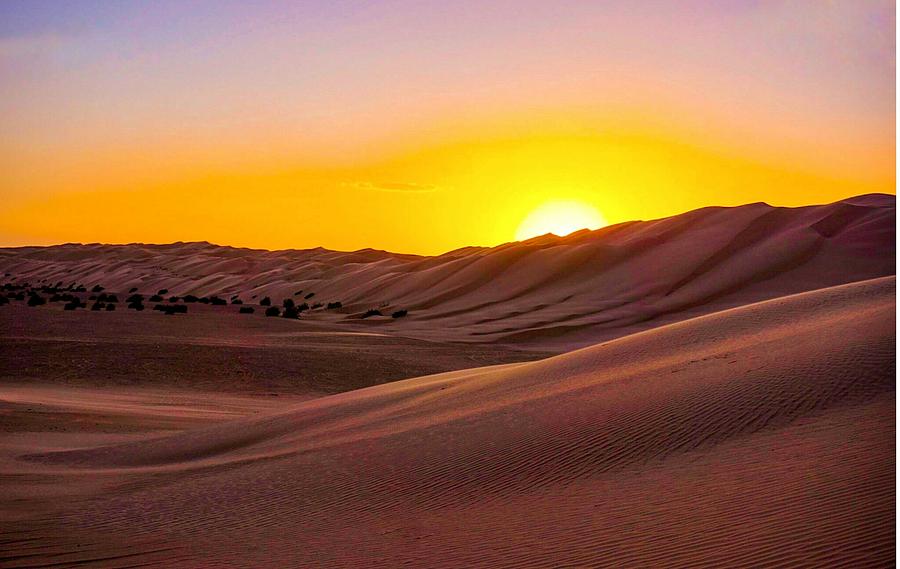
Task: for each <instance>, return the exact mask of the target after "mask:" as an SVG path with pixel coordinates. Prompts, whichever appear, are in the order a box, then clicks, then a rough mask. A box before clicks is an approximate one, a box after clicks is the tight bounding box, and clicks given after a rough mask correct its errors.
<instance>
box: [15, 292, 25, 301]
mask: <svg viewBox="0 0 900 569" xmlns="http://www.w3.org/2000/svg"><path fill="white" fill-rule="evenodd" d="M13 298H15V299H16V300H25V293H24V292H19V293H16V295H15V296H14V297H13Z"/></svg>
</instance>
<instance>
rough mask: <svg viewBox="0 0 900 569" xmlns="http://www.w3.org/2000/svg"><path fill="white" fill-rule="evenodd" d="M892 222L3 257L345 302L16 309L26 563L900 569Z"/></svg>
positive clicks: (10, 542) (832, 220)
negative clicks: (350, 246)
mask: <svg viewBox="0 0 900 569" xmlns="http://www.w3.org/2000/svg"><path fill="white" fill-rule="evenodd" d="M894 220H895V208H894V197H893V196H882V195H872V196H862V197H859V198H854V199H851V200H844V201H843V202H838V203H836V204H831V205H827V206H812V207H807V208H793V209H789V208H772V207H770V206H767V205H765V204H751V205H748V206H743V207H738V208H706V209H703V210H698V211H695V212H690V213H687V214H684V215H681V216H676V217H673V218H667V219H663V220H658V221H650V222H634V223H630V224H622V225H619V226H614V227H610V228H606V229H601V230H598V231H594V232H582V233H579V234H575V235H571V236H568V237H565V238H557V237H555V236H545V237H542V238H536V239H533V240H531V241H528V242H524V243H512V244H508V245H504V246H499V247H495V248H490V249H484V248H469V249H465V250H461V251H455V252H451V253H448V254H446V255H442V256H438V257H416V256H409V255H396V254H390V253H384V252H378V251H361V252H355V253H338V252H333V251H325V250H309V251H280V252H265V251H256V250H245V249H233V248H226V247H218V246H213V245H210V244H203V243H191V244H175V245H162V246H150V245H126V246H108V245H87V246H80V245H66V246H57V247H50V248H19V249H7V250H3V251H2V252H0V272H2V273H4V274H5V273H9V275H8V276H6V279H8V280H9V279H15V280H16V281H17V282H24V281H28V282H30V283H33V284H37V283H39V282H40V281H41V279H43V280H44V281H45V282H50V283H55V282H57V281H60V280H64V281H65V282H66V284H68V283H69V282H72V281H73V280H74V281H77V282H78V283H84V284H85V285H87V286H88V287H90V286H93V285H94V284H102V286H104V287H106V289H107V290H110V291H115V292H117V293H125V292H127V291H128V290H129V289H130V288H132V287H138V288H139V290H140V291H141V292H143V293H145V294H152V293H153V292H155V290H156V289H158V288H166V289H168V290H169V291H171V293H172V294H176V295H185V294H196V295H219V296H221V297H223V298H230V297H231V296H233V295H238V296H240V298H241V299H243V300H244V301H245V302H246V303H247V304H248V305H249V304H254V305H255V303H258V301H259V299H261V298H262V297H264V296H271V298H272V299H273V301H275V302H276V303H277V302H279V301H280V300H281V299H282V298H286V297H292V298H303V297H305V296H306V294H309V293H310V292H312V293H314V295H315V296H314V297H311V298H310V300H308V301H307V302H311V301H320V302H323V303H326V302H332V301H340V302H342V307H341V308H340V309H335V310H326V309H316V310H310V311H308V312H306V313H304V314H303V315H301V317H300V318H299V319H296V320H294V319H283V318H266V317H264V316H262V315H261V314H259V313H255V314H252V315H238V314H237V309H238V307H237V306H235V305H226V306H206V305H203V306H195V305H192V306H191V307H190V310H189V313H188V314H185V315H177V316H171V317H170V316H164V315H162V314H160V313H158V312H153V311H151V310H146V311H144V312H140V313H138V312H134V311H129V310H125V309H124V307H122V308H121V309H119V310H117V311H116V312H112V313H102V312H90V311H85V310H77V311H68V312H64V311H63V310H62V309H61V308H60V307H59V306H54V305H52V303H51V305H47V306H38V307H26V306H23V305H22V303H16V302H14V303H13V304H11V305H7V306H0V324H2V333H0V349H2V358H0V362H2V367H0V372H2V374H0V378H2V384H0V405H2V407H0V421H2V422H0V428H2V430H0V476H2V481H3V489H4V491H3V493H2V496H0V518H2V519H3V520H5V522H4V523H3V524H2V525H3V527H2V531H0V544H2V545H0V564H2V565H3V566H5V567H6V566H8V567H44V566H54V567H65V566H79V567H80V566H96V567H134V566H178V567H291V566H294V567H316V566H323V567H400V566H410V567H467V566H480V567H558V566H577V567H612V566H616V567H620V566H637V567H656V566H669V567H673V566H678V567H686V566H707V567H709V566H720V567H736V566H741V567H830V566H852V567H867V566H872V567H878V566H892V565H893V562H894V556H895V550H894V538H895V529H894V516H895V486H894V481H895V452H894V441H895V396H894V392H895V383H894V374H895V366H896V364H895V357H896V355H895V353H896V339H895V307H896V303H895V296H896V290H895V277H894V276H893V275H894V273H895V251H894ZM299 290H303V291H304V292H303V293H302V294H301V295H296V294H295V293H297V291H299ZM254 296H255V297H256V298H253V297H254ZM372 308H380V309H382V312H383V313H385V314H390V313H391V312H392V311H395V310H398V309H406V310H408V311H409V314H408V315H407V316H405V317H402V318H396V319H395V318H391V317H389V316H381V317H379V316H374V317H370V318H365V319H363V318H361V315H362V314H363V313H364V312H365V311H366V310H369V309H372ZM554 354H558V355H554Z"/></svg>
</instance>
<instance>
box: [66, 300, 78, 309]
mask: <svg viewBox="0 0 900 569" xmlns="http://www.w3.org/2000/svg"><path fill="white" fill-rule="evenodd" d="M80 306H81V303H80V302H78V301H77V300H73V301H71V302H67V303H66V305H65V306H63V310H75V309H76V308H79V307H80Z"/></svg>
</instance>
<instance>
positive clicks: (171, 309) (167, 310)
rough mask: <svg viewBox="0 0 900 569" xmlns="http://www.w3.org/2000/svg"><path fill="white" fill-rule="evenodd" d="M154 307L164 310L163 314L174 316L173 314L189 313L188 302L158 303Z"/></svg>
mask: <svg viewBox="0 0 900 569" xmlns="http://www.w3.org/2000/svg"><path fill="white" fill-rule="evenodd" d="M157 307H159V308H157ZM153 309H154V310H162V312H163V314H165V315H166V316H172V315H173V314H187V305H186V304H157V305H156V307H154V308H153Z"/></svg>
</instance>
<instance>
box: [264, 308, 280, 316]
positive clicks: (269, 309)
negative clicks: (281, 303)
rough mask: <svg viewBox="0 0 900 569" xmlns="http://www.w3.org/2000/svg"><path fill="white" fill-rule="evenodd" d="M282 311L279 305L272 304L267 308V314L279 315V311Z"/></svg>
mask: <svg viewBox="0 0 900 569" xmlns="http://www.w3.org/2000/svg"><path fill="white" fill-rule="evenodd" d="M279 312H281V311H280V310H278V307H277V306H270V307H269V308H266V316H278V313H279Z"/></svg>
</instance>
